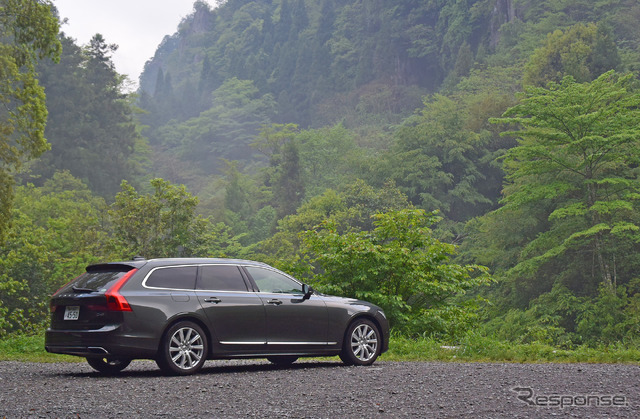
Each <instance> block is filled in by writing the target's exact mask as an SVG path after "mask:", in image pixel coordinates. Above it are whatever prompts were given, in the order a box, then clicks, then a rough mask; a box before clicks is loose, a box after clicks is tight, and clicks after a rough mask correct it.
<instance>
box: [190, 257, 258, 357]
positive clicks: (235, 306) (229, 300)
mask: <svg viewBox="0 0 640 419" xmlns="http://www.w3.org/2000/svg"><path fill="white" fill-rule="evenodd" d="M196 294H197V295H198V300H199V301H200V305H201V306H202V309H203V310H204V312H205V314H206V317H207V319H208V320H209V328H210V330H212V332H213V333H214V334H215V337H214V342H213V344H214V349H217V350H220V351H225V352H234V351H237V352H247V351H248V352H252V351H255V352H262V351H264V347H265V344H266V342H267V332H266V329H267V327H266V313H265V309H264V306H263V303H262V299H261V298H260V297H259V296H258V295H257V294H256V293H255V292H253V291H252V290H251V291H250V290H248V288H247V285H246V282H245V280H244V278H243V276H242V274H241V272H240V269H239V268H238V267H237V266H235V265H224V264H220V265H202V266H200V268H199V274H198V280H197V282H196Z"/></svg>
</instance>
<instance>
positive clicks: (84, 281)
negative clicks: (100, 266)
mask: <svg viewBox="0 0 640 419" xmlns="http://www.w3.org/2000/svg"><path fill="white" fill-rule="evenodd" d="M126 274H127V272H123V271H122V270H118V271H94V272H85V273H83V274H82V275H80V276H79V277H77V278H76V279H75V280H74V281H72V282H70V283H69V284H67V286H65V287H64V289H63V290H61V291H62V292H63V291H71V290H73V289H77V290H86V291H88V290H91V291H93V292H101V293H104V292H106V291H107V290H108V289H109V288H110V287H111V286H112V285H113V284H115V283H116V282H117V281H118V280H119V279H120V278H122V277H123V276H125V275H126Z"/></svg>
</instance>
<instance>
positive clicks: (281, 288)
mask: <svg viewBox="0 0 640 419" xmlns="http://www.w3.org/2000/svg"><path fill="white" fill-rule="evenodd" d="M245 268H246V269H247V271H248V272H249V274H250V275H251V277H252V278H253V280H254V281H255V283H256V285H257V286H258V289H259V290H260V292H270V293H278V294H302V285H301V284H299V283H297V282H296V281H294V280H293V279H291V278H289V277H288V276H285V275H283V274H281V273H279V272H276V271H272V270H270V269H263V268H257V267H254V266H246V267H245Z"/></svg>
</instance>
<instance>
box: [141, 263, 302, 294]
mask: <svg viewBox="0 0 640 419" xmlns="http://www.w3.org/2000/svg"><path fill="white" fill-rule="evenodd" d="M194 266H195V267H196V268H200V267H202V266H235V267H236V268H238V267H240V265H235V264H231V263H193V264H185V265H166V266H156V267H155V268H152V269H151V270H150V271H149V272H148V273H147V274H146V275H145V277H144V279H143V280H142V287H143V288H146V289H150V290H166V291H193V292H224V293H230V294H255V292H253V291H226V290H204V289H202V290H201V289H198V288H193V289H192V288H163V287H152V286H150V285H147V280H148V279H149V277H150V276H151V274H152V273H154V272H155V271H156V270H158V269H169V268H191V267H194ZM238 273H239V274H240V271H238ZM240 275H241V276H240V277H241V278H242V274H240ZM242 283H243V284H244V280H243V281H242ZM196 284H197V278H196ZM293 295H295V294H293Z"/></svg>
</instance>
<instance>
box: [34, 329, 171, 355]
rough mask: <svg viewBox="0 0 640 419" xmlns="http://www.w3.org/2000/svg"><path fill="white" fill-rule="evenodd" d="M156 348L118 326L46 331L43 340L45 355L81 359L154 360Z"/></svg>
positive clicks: (155, 344) (146, 340)
mask: <svg viewBox="0 0 640 419" xmlns="http://www.w3.org/2000/svg"><path fill="white" fill-rule="evenodd" d="M157 347H158V345H157V343H154V342H151V341H150V339H145V338H141V337H137V336H132V335H127V334H125V333H123V331H122V327H121V326H120V325H107V326H104V327H102V328H100V329H96V330H61V329H47V331H46V332H45V338H44V348H45V350H46V351H47V352H50V353H56V354H66V355H76V356H82V357H91V356H96V357H99V356H114V357H127V358H154V357H155V355H156V352H157Z"/></svg>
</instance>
